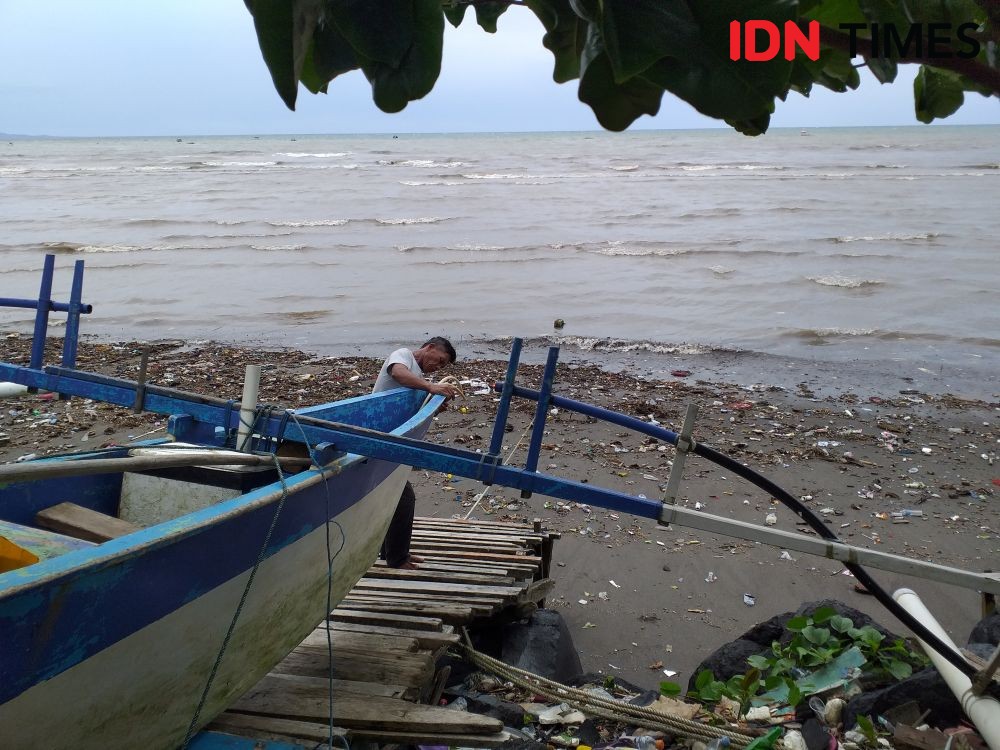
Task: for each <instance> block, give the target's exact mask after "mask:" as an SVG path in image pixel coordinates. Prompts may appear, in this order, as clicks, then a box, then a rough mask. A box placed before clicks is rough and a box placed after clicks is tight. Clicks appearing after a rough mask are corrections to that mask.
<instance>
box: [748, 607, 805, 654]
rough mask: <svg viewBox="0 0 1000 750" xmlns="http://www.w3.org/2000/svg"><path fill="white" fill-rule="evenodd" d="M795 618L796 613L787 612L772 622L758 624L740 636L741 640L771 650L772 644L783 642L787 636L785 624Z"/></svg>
mask: <svg viewBox="0 0 1000 750" xmlns="http://www.w3.org/2000/svg"><path fill="white" fill-rule="evenodd" d="M794 616H795V613H794V612H785V613H784V614H780V615H775V616H774V617H772V618H771V619H770V620H764V622H761V623H758V624H757V625H754V626H753V627H752V628H750V629H749V630H748V631H747V632H745V633H744V634H743V635H741V636H740V640H744V641H752V642H753V643H758V644H760V645H761V646H763V647H764V648H771V644H772V643H774V642H775V641H778V640H781V636H783V635H784V634H785V623H786V622H788V621H789V620H791V619H792V618H793V617H794Z"/></svg>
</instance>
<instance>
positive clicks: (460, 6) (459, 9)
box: [442, 2, 469, 29]
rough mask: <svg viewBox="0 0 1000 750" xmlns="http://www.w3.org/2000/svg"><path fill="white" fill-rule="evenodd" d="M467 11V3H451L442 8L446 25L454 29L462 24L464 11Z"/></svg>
mask: <svg viewBox="0 0 1000 750" xmlns="http://www.w3.org/2000/svg"><path fill="white" fill-rule="evenodd" d="M468 9H469V4H468V3H462V2H453V3H452V4H450V5H445V6H443V7H442V10H443V11H444V17H445V18H447V19H448V23H450V24H451V25H452V26H454V27H455V28H456V29H457V28H458V27H459V26H460V25H461V24H462V20H463V19H464V18H465V11H467V10H468Z"/></svg>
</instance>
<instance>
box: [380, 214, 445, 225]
mask: <svg viewBox="0 0 1000 750" xmlns="http://www.w3.org/2000/svg"><path fill="white" fill-rule="evenodd" d="M442 221H448V219H447V218H444V219H442V218H440V217H437V216H418V217H416V218H414V219H406V218H401V219H375V223H376V224H384V225H390V226H396V225H398V224H439V223H440V222H442Z"/></svg>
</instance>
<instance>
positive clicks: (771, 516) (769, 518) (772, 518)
mask: <svg viewBox="0 0 1000 750" xmlns="http://www.w3.org/2000/svg"><path fill="white" fill-rule="evenodd" d="M777 522H778V516H777V514H776V513H768V514H767V515H766V516H764V523H766V524H767V525H768V526H774V524H776V523H777Z"/></svg>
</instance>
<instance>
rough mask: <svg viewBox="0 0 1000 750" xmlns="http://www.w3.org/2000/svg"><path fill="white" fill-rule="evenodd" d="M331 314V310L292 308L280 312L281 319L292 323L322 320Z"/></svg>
mask: <svg viewBox="0 0 1000 750" xmlns="http://www.w3.org/2000/svg"><path fill="white" fill-rule="evenodd" d="M329 314H330V311H329V310H292V311H289V312H282V313H279V314H278V317H279V318H280V319H281V320H284V321H286V322H288V323H292V324H306V323H313V322H315V321H317V320H322V319H323V318H325V317H327V316H328V315H329Z"/></svg>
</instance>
